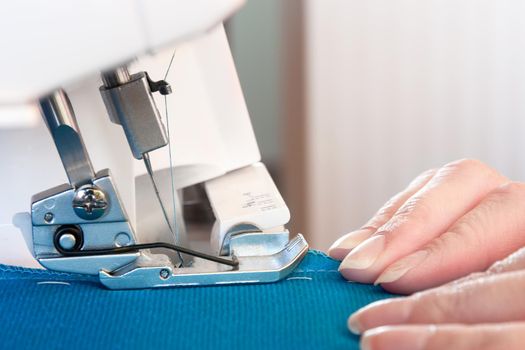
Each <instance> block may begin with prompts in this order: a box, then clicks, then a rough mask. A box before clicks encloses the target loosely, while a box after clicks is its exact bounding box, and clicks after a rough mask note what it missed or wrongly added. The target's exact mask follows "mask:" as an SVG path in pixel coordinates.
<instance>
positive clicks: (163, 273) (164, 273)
mask: <svg viewBox="0 0 525 350" xmlns="http://www.w3.org/2000/svg"><path fill="white" fill-rule="evenodd" d="M159 275H160V278H162V279H163V280H165V279H168V277H170V271H169V270H168V269H162V270H160V273H159Z"/></svg>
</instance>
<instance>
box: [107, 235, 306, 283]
mask: <svg viewBox="0 0 525 350" xmlns="http://www.w3.org/2000/svg"><path fill="white" fill-rule="evenodd" d="M245 235H248V236H249V235H254V237H252V238H255V236H257V235H259V236H260V235H261V234H257V233H253V234H250V233H246V234H245ZM262 235H264V233H262ZM243 238H247V237H243ZM259 238H260V237H259ZM242 245H243V244H242V243H240V244H239V246H238V248H239V249H238V251H239V254H248V255H244V256H237V255H233V254H232V255H229V256H228V258H226V259H224V261H212V260H208V259H207V258H204V259H203V258H196V259H194V261H193V264H192V266H188V267H185V266H183V267H174V266H173V264H171V263H170V261H168V260H167V259H163V258H165V256H162V255H160V256H159V255H158V254H151V253H141V254H140V255H139V257H138V258H137V259H136V260H135V261H134V262H133V263H132V264H129V265H126V266H124V267H122V268H119V269H117V270H114V271H113V272H107V271H104V270H101V271H100V273H99V277H100V282H102V284H103V285H105V286H106V287H108V288H110V289H136V288H152V287H170V286H172V287H175V286H204V285H226V284H240V283H269V282H276V281H279V280H281V279H283V278H284V277H285V276H287V275H288V274H289V273H290V272H291V271H292V270H293V269H294V268H295V267H296V266H297V265H298V264H299V262H300V261H301V259H302V257H303V256H304V255H305V254H306V252H307V251H308V244H307V243H306V241H305V240H304V238H303V236H302V235H297V236H296V237H295V238H294V239H292V240H291V241H290V242H287V243H286V244H285V245H284V246H283V247H282V249H281V250H279V251H276V252H274V253H273V254H268V255H255V254H254V255H249V254H253V253H254V252H250V251H249V250H250V249H249V247H248V246H245V247H243V246H242ZM243 248H244V249H243ZM243 250H244V251H243ZM163 260H164V261H163ZM162 262H163V263H162ZM159 263H160V264H159Z"/></svg>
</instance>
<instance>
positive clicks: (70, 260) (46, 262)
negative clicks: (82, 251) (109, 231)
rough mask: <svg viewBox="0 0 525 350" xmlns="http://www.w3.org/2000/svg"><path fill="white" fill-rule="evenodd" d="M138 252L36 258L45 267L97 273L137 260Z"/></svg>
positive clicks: (88, 273) (56, 269)
mask: <svg viewBox="0 0 525 350" xmlns="http://www.w3.org/2000/svg"><path fill="white" fill-rule="evenodd" d="M139 255H140V253H129V254H114V255H97V256H75V257H60V258H46V259H38V262H39V263H40V264H42V266H44V267H45V268H47V269H50V270H55V271H62V272H71V273H84V274H86V275H98V274H99V273H100V272H101V271H115V270H117V269H119V268H122V267H123V266H126V265H128V264H131V263H132V262H134V261H135V260H137V258H138V256H139Z"/></svg>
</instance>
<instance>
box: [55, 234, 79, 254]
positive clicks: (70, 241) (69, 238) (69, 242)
mask: <svg viewBox="0 0 525 350" xmlns="http://www.w3.org/2000/svg"><path fill="white" fill-rule="evenodd" d="M58 243H59V244H60V246H61V247H62V248H63V249H65V250H72V249H73V248H74V247H75V246H76V244H77V238H76V237H75V236H74V235H73V234H71V233H65V234H63V235H62V236H60V238H59V239H58Z"/></svg>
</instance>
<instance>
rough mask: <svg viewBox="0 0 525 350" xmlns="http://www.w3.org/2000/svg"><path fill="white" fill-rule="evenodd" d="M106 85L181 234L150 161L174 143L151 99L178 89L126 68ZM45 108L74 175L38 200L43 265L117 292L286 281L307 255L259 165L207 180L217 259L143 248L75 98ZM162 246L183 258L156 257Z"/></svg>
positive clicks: (38, 253) (38, 252)
mask: <svg viewBox="0 0 525 350" xmlns="http://www.w3.org/2000/svg"><path fill="white" fill-rule="evenodd" d="M103 81H104V86H103V87H101V94H102V96H103V99H104V102H105V103H106V106H107V107H108V112H109V114H110V117H111V120H112V121H114V122H115V123H117V124H120V125H122V126H123V128H124V130H125V134H126V137H127V138H128V142H129V144H130V147H131V150H132V153H133V155H134V156H135V157H136V158H137V159H143V160H144V162H145V164H146V168H147V170H148V173H149V175H150V177H151V180H152V185H153V187H154V189H155V193H156V195H157V197H159V202H160V206H161V207H162V211H163V214H164V217H165V219H166V222H167V224H168V226H170V230H171V231H173V230H172V227H171V225H170V222H169V218H168V215H167V212H166V210H165V208H164V205H163V204H162V201H161V200H160V196H159V191H158V188H157V185H156V184H155V180H154V178H153V170H152V168H151V162H150V160H149V156H148V154H149V152H151V151H153V150H155V149H157V148H160V147H163V146H165V145H166V144H167V142H168V138H167V137H166V135H165V131H164V126H163V124H162V123H161V118H160V115H159V113H158V110H157V108H156V106H155V103H154V101H153V98H152V96H151V93H152V92H154V91H159V92H161V93H169V91H170V89H169V85H168V84H167V83H166V82H162V81H161V82H152V81H151V79H149V77H148V76H147V74H145V73H144V72H141V73H137V74H135V75H130V74H129V73H128V72H127V70H125V69H122V70H118V71H115V72H111V73H110V74H105V75H104V76H103ZM40 106H41V110H42V114H43V116H44V120H45V121H46V124H47V126H48V128H49V130H50V132H51V135H52V137H53V140H54V142H55V144H56V147H57V150H58V153H59V155H60V158H61V160H62V163H63V165H64V168H65V170H66V173H67V176H68V179H69V184H65V185H62V186H58V187H55V188H52V189H49V190H47V191H45V192H42V193H39V194H37V195H35V196H33V198H32V206H31V218H32V225H33V249H34V254H35V257H36V258H37V260H38V261H39V262H40V264H42V266H44V267H46V268H48V269H51V270H56V271H64V272H72V273H81V274H89V275H98V276H99V278H100V282H101V283H102V284H103V285H105V286H106V287H108V288H110V289H134V288H153V287H170V286H200V285H224V284H238V283H266V282H275V281H278V280H280V279H282V278H284V277H285V276H286V275H287V274H288V273H290V272H291V271H292V270H293V269H294V267H295V266H297V265H298V264H299V262H300V261H301V259H302V257H303V256H304V255H305V254H306V252H307V250H308V244H307V243H306V241H305V239H304V238H303V236H301V235H297V236H296V237H295V238H293V239H291V240H289V233H288V231H287V230H285V229H284V227H283V226H282V225H283V224H284V223H286V222H287V221H288V220H289V215H290V214H289V211H288V208H287V207H286V205H285V204H284V201H283V200H282V198H281V196H280V194H279V193H278V191H277V189H276V187H275V185H274V184H273V181H272V180H271V178H270V176H269V174H268V172H267V171H266V169H265V168H264V166H263V165H262V164H260V163H256V164H253V165H251V166H248V167H245V168H242V169H238V170H236V171H233V172H231V173H228V174H226V175H224V176H222V177H221V178H216V179H213V180H210V181H208V183H207V184H206V187H207V188H206V190H207V193H208V197H209V201H210V204H211V206H212V207H213V210H214V214H215V218H216V225H215V228H216V230H215V231H213V232H215V233H213V232H212V235H211V238H210V242H209V243H210V247H211V249H210V250H209V251H211V252H213V254H209V253H203V252H199V251H195V250H192V249H189V248H185V247H181V246H178V245H175V244H170V243H166V242H153V243H138V242H137V240H136V235H135V232H134V230H133V227H132V226H131V224H130V222H129V220H128V216H127V214H126V211H125V210H124V206H123V205H122V202H121V200H120V197H119V195H118V192H117V188H116V186H115V184H114V182H113V180H112V178H111V174H110V172H109V170H107V169H106V170H102V171H100V172H98V173H95V172H94V170H93V167H92V165H91V161H90V159H89V157H88V154H87V151H86V148H85V146H84V142H83V140H82V137H81V135H80V131H79V129H78V125H77V122H76V119H75V116H74V113H73V109H72V107H71V104H70V102H69V99H68V97H67V95H66V94H65V93H64V91H61V90H59V91H56V92H54V93H52V94H51V95H49V96H46V97H45V98H42V99H41V100H40ZM232 208H233V209H232ZM237 220H240V221H241V222H238V221H237ZM158 248H163V249H169V250H172V251H175V252H177V255H178V257H179V258H180V259H173V257H170V256H168V255H167V254H160V253H159V254H156V253H155V252H154V251H156V249H158ZM152 250H154V251H152ZM182 256H184V257H190V258H189V259H186V258H184V259H182Z"/></svg>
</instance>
